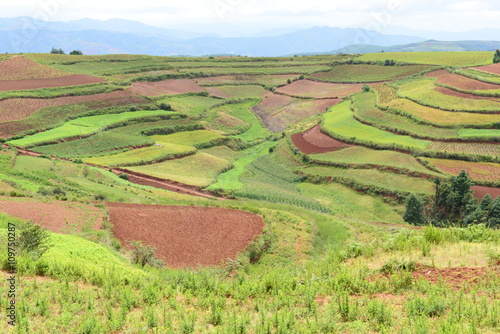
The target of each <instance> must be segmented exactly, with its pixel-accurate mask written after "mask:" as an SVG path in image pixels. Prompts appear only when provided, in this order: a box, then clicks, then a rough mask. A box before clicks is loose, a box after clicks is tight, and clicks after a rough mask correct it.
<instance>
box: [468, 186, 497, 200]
mask: <svg viewBox="0 0 500 334" xmlns="http://www.w3.org/2000/svg"><path fill="white" fill-rule="evenodd" d="M471 189H472V192H473V194H474V197H476V198H477V199H478V200H482V199H483V197H484V196H485V195H486V194H490V196H491V197H493V198H497V197H498V196H500V188H493V187H484V186H472V187H471Z"/></svg>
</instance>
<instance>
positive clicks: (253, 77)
mask: <svg viewBox="0 0 500 334" xmlns="http://www.w3.org/2000/svg"><path fill="white" fill-rule="evenodd" d="M296 77H297V75H296V74H236V75H221V76H218V77H206V78H196V79H195V80H196V82H197V83H198V84H199V85H214V84H237V83H264V84H275V85H278V84H281V85H282V84H286V82H287V80H288V79H295V78H296Z"/></svg>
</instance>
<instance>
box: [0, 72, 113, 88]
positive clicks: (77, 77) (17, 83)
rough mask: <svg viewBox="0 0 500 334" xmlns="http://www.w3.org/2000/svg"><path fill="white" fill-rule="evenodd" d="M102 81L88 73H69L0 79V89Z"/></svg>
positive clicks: (84, 83)
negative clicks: (54, 76) (25, 78)
mask: <svg viewBox="0 0 500 334" xmlns="http://www.w3.org/2000/svg"><path fill="white" fill-rule="evenodd" d="M104 81H105V80H104V79H102V78H99V77H93V76H90V75H83V74H71V75H67V76H65V77H57V78H48V79H32V80H8V81H0V91H8V90H26V89H38V88H50V87H66V86H76V85H86V84H92V83H98V82H104Z"/></svg>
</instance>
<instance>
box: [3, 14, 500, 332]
mask: <svg viewBox="0 0 500 334" xmlns="http://www.w3.org/2000/svg"><path fill="white" fill-rule="evenodd" d="M80 24H81V26H85V22H80ZM0 27H1V24H0ZM57 27H58V25H57V24H54V25H53V26H52V27H51V29H56V28H57ZM137 28H138V29H139V30H141V29H143V30H141V31H142V32H141V33H143V34H150V35H151V36H153V35H155V34H156V33H157V32H158V31H156V30H149V28H147V27H137ZM58 29H59V28H58ZM61 29H62V28H61ZM64 29H66V27H64ZM75 29H76V28H75ZM42 33H43V34H44V33H45V32H42ZM47 34H50V33H49V32H47ZM110 34H111V33H110ZM300 34H301V33H297V32H296V33H290V34H288V35H287V36H288V37H286V38H283V43H285V44H286V43H288V42H287V41H289V40H288V38H290V39H292V38H294V36H295V37H297V36H299V35H300ZM302 34H303V35H301V36H302V37H301V38H304V39H306V38H308V36H309V35H308V34H307V33H302ZM47 36H48V35H47ZM68 36H71V35H68ZM110 36H111V35H110ZM105 37H106V36H105V35H102V36H101V37H100V38H105ZM184 37H186V36H184ZM184 37H183V38H184ZM68 38H69V37H68ZM110 38H111V37H110ZM179 38H180V37H179ZM187 38H189V37H187ZM210 38H212V37H206V36H205V37H197V39H198V40H200V41H204V42H203V43H205V44H206V45H210V43H211V42H210V43H209V39H210ZM262 38H263V39H264V38H265V37H262ZM325 38H327V37H325ZM381 38H382V37H381ZM146 40H148V39H144V41H146ZM246 41H247V42H248V40H246ZM268 41H271V42H275V40H274V39H269V40H268ZM129 42H133V39H130V40H128V41H127V43H129ZM219 42H220V43H219ZM243 42H244V41H243V40H242V41H241V43H243ZM311 42H316V43H317V42H318V40H311ZM172 43H174V42H172ZM231 43H232V45H237V44H238V42H237V41H234V40H233V41H232V42H231ZM217 44H218V45H223V44H224V43H223V42H222V41H218V42H217ZM431 44H432V43H431ZM458 44H460V43H456V44H455V45H458ZM466 44H467V43H466ZM200 45H201V44H200ZM74 46H75V48H76V47H77V46H78V45H74ZM100 47H101V46H100ZM429 47H432V46H429ZM450 47H451V46H450ZM467 47H470V48H473V46H470V45H469V46H467ZM464 48H465V47H464ZM145 50H147V49H145ZM270 50H271V49H270ZM386 51H387V52H383V53H368V54H361V52H359V53H358V52H356V53H355V54H347V53H343V54H335V55H316V56H294V57H255V58H253V57H229V58H228V57H165V56H161V57H159V56H153V55H136V54H134V55H128V54H110V55H81V56H76V55H53V54H43V53H26V54H5V55H0V138H1V141H2V146H1V149H0V230H1V231H0V240H1V242H0V263H1V268H2V271H3V272H4V273H5V275H15V276H16V283H15V287H16V289H17V290H16V297H15V298H14V297H12V298H14V299H15V302H16V304H15V305H16V307H15V310H16V312H17V313H16V317H15V321H16V328H15V329H16V330H17V332H35V333H53V332H57V333H125V332H130V333H140V332H144V333H340V332H341V333H394V332H402V333H413V332H419V333H459V332H469V331H470V332H480V333H497V332H498V331H499V329H500V322H499V321H498V308H499V307H500V299H499V297H498V292H497V290H498V285H499V283H500V275H499V273H500V272H499V270H500V269H499V264H500V262H499V261H500V230H499V229H498V227H499V226H500V197H499V195H500V145H499V144H498V143H499V142H500V112H499V110H500V64H493V63H492V61H493V52H486V51H474V52H470V51H464V50H460V52H411V53H410V52H399V51H404V50H389V49H387V50H386ZM389 51H391V52H389ZM273 52H275V51H273ZM276 52H277V51H276ZM9 233H10V234H9ZM14 234H15V235H14ZM30 237H31V238H32V239H31V240H35V242H25V240H26V238H30ZM36 240H41V241H40V243H38V242H37V241H36ZM10 242H15V245H12V244H11V245H8V243H10ZM8 247H10V249H9V248H8ZM12 247H14V248H12ZM14 269H15V270H14ZM9 289H12V285H11V283H9V282H8V281H6V280H3V281H2V283H1V284H0V294H1V295H2V296H7V295H8V292H9ZM9 298H11V297H9ZM14 299H13V300H14ZM6 303H8V300H7V299H6ZM6 305H7V304H6ZM0 329H1V331H2V332H6V333H7V332H9V331H11V330H12V327H10V325H9V324H8V323H7V322H3V323H2V324H1V325H0Z"/></svg>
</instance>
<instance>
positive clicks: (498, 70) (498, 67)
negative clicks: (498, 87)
mask: <svg viewBox="0 0 500 334" xmlns="http://www.w3.org/2000/svg"><path fill="white" fill-rule="evenodd" d="M473 68H474V69H475V70H479V71H483V72H488V73H493V74H498V75H500V63H498V64H492V65H486V66H478V67H473Z"/></svg>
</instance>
